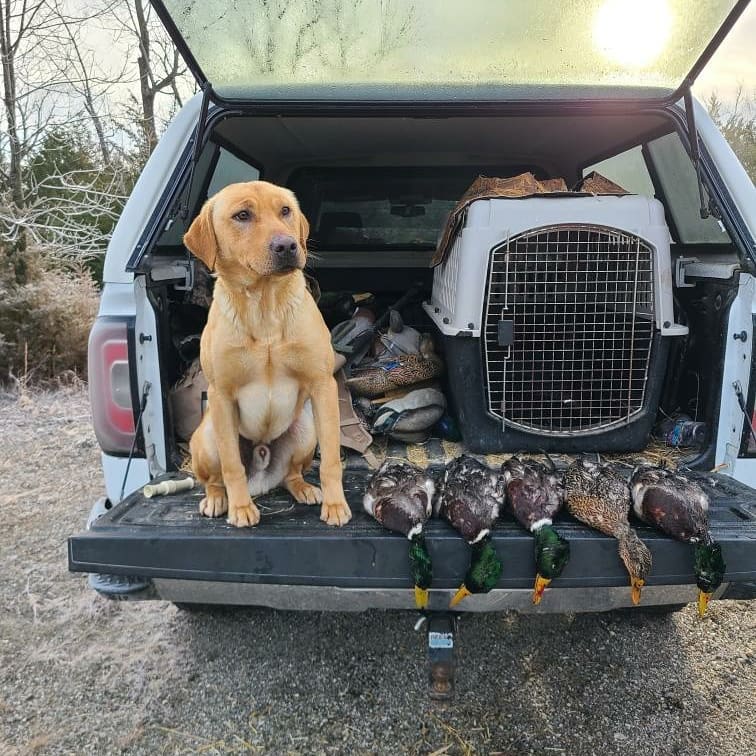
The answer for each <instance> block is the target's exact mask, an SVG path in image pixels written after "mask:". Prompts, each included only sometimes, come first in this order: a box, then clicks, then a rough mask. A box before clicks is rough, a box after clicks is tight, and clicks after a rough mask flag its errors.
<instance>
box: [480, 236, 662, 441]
mask: <svg viewBox="0 0 756 756" xmlns="http://www.w3.org/2000/svg"><path fill="white" fill-rule="evenodd" d="M653 258H654V256H653V250H652V249H651V247H650V246H649V245H648V244H647V243H646V242H644V241H643V240H642V239H641V238H640V237H638V236H635V235H634V234H630V233H627V232H624V231H621V230H618V229H614V228H608V227H604V226H593V225H582V224H564V225H562V224H560V225H557V226H550V227H547V228H541V229H536V230H530V231H527V232H525V233H523V234H519V235H517V236H515V237H513V238H511V239H507V240H506V241H505V242H504V243H503V244H502V245H500V246H499V247H496V248H494V249H493V250H492V253H491V258H490V264H489V271H488V283H487V292H486V306H485V323H484V361H485V364H484V369H485V378H486V390H487V396H488V409H489V412H491V413H492V414H493V415H495V416H496V417H499V418H501V420H502V423H503V424H504V425H505V426H507V425H508V426H511V427H516V428H521V429H526V430H530V431H536V432H538V433H541V434H543V435H558V436H571V435H580V434H584V433H589V432H591V431H598V430H604V429H607V428H612V427H614V426H618V425H622V424H624V423H627V422H629V421H630V420H631V419H632V418H633V416H634V415H636V414H638V413H639V412H641V411H642V409H643V402H644V398H645V391H646V382H647V378H648V373H649V366H650V358H651V347H652V344H653V337H654V326H655V320H654V271H653ZM502 320H505V321H506V320H509V321H511V322H512V326H511V328H512V333H513V340H512V344H511V345H503V346H502V345H500V344H499V338H498V334H499V328H500V326H499V321H502ZM508 327H509V326H508Z"/></svg>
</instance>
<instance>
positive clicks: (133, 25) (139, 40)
mask: <svg viewBox="0 0 756 756" xmlns="http://www.w3.org/2000/svg"><path fill="white" fill-rule="evenodd" d="M110 8H111V9H112V16H111V23H112V26H113V29H114V30H115V31H116V33H117V41H120V42H123V43H125V44H126V45H127V48H128V50H127V57H129V58H130V59H132V60H134V59H135V62H136V72H137V80H138V82H139V97H138V101H137V102H138V106H139V111H140V112H139V125H140V129H141V134H142V138H143V140H144V147H145V150H146V152H147V154H149V153H150V152H152V150H153V149H155V145H156V144H157V140H158V123H157V108H156V98H157V97H158V96H159V95H161V94H166V95H168V96H169V97H170V98H171V99H172V100H173V103H174V104H175V105H177V106H178V107H180V106H181V105H182V96H181V87H180V86H179V84H180V82H181V80H182V78H183V77H184V76H185V74H186V68H185V67H184V66H183V64H182V62H181V58H180V57H179V54H178V51H177V50H176V48H175V46H174V45H173V43H172V42H171V40H170V39H169V38H168V35H167V34H166V33H165V31H164V30H163V28H162V25H161V23H160V20H159V19H158V18H157V16H155V15H154V13H153V11H152V8H151V6H150V4H149V2H148V0H128V1H127V2H120V3H117V4H114V5H111V6H110ZM132 113H133V110H132Z"/></svg>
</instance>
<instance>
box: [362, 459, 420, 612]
mask: <svg viewBox="0 0 756 756" xmlns="http://www.w3.org/2000/svg"><path fill="white" fill-rule="evenodd" d="M434 490H435V486H434V483H433V478H432V477H431V476H430V475H429V474H428V473H427V472H425V471H424V470H421V469H420V468H419V467H415V466H414V465H411V464H410V463H409V462H403V461H396V460H386V461H385V462H384V463H383V464H382V465H381V467H380V468H379V469H378V470H377V471H376V472H375V473H374V474H373V476H372V477H371V478H370V480H369V481H368V484H367V488H366V489H365V496H364V498H363V500H362V503H363V506H364V507H365V511H366V512H367V513H368V514H369V515H372V516H373V517H375V519H376V520H378V522H380V523H381V525H383V527H385V528H388V529H389V530H394V531H396V532H397V533H401V534H402V535H404V536H406V537H407V538H408V539H409V541H410V549H409V558H410V569H411V572H412V579H413V581H414V583H415V604H416V606H417V608H418V609H424V608H425V607H426V606H427V605H428V589H429V588H430V586H431V581H432V579H433V565H432V564H431V558H430V554H429V553H428V549H427V547H426V545H425V536H424V535H423V526H424V525H425V523H426V522H427V520H428V518H429V517H430V516H431V511H432V505H431V502H432V500H433V493H434Z"/></svg>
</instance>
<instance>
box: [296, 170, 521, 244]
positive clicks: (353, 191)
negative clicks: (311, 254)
mask: <svg viewBox="0 0 756 756" xmlns="http://www.w3.org/2000/svg"><path fill="white" fill-rule="evenodd" d="M525 170H533V168H532V167H528V166H525V167H522V166H514V167H512V166H510V167H507V168H488V169H483V168H475V167H449V168H428V167H417V168H337V169H336V168H335V169H305V170H301V171H298V172H297V173H296V174H294V175H293V176H292V177H291V179H290V181H289V186H290V187H291V189H292V190H293V191H294V193H295V194H296V195H297V198H298V199H299V203H300V205H301V207H302V210H303V211H304V213H305V215H306V216H307V217H308V219H309V220H310V238H311V240H312V242H313V248H314V249H315V250H316V251H318V250H324V251H327V250H346V249H348V250H360V249H362V250H365V251H371V250H372V251H376V250H390V249H403V250H410V251H411V250H417V251H419V252H421V251H432V250H433V249H435V247H436V243H437V241H438V237H439V235H440V233H441V231H442V230H443V228H444V225H445V224H446V219H447V216H448V214H449V212H450V211H451V210H452V209H453V208H454V206H455V204H456V203H457V201H458V200H459V198H460V197H461V196H462V194H463V193H464V192H465V190H466V189H467V188H468V187H469V186H470V184H471V183H472V182H473V181H474V180H475V178H476V177H477V176H478V175H479V174H481V173H483V174H485V175H491V176H496V175H500V176H509V175H516V174H517V173H521V172H522V171H525Z"/></svg>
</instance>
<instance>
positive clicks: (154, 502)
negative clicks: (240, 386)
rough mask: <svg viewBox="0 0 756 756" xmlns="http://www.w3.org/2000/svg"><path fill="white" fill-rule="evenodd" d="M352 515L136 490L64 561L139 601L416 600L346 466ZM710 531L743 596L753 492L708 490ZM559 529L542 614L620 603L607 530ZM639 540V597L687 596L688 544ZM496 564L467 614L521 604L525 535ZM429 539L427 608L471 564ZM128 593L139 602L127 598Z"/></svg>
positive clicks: (620, 576) (505, 530)
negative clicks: (124, 578)
mask: <svg viewBox="0 0 756 756" xmlns="http://www.w3.org/2000/svg"><path fill="white" fill-rule="evenodd" d="M344 482H345V489H346V492H347V496H348V498H349V500H350V504H351V506H352V510H353V512H354V517H353V519H352V521H351V522H350V523H349V524H348V525H346V526H345V527H343V528H339V529H334V528H329V527H327V526H326V525H324V524H323V523H322V522H320V520H319V517H318V515H319V511H318V508H317V507H306V506H302V505H294V504H293V502H292V500H291V499H290V497H289V496H288V494H277V495H271V496H268V497H265V498H264V499H262V500H260V501H259V502H258V503H260V504H261V509H262V512H263V517H262V521H261V523H260V525H259V526H258V527H256V528H253V529H237V528H233V527H231V526H229V525H228V524H227V523H226V522H225V520H223V519H218V520H209V519H206V518H202V517H200V516H199V513H198V508H199V507H198V504H199V498H200V496H201V493H200V491H198V490H195V491H192V492H190V493H189V494H183V495H175V496H165V497H159V498H155V499H145V498H144V497H143V496H142V495H141V494H140V493H139V492H137V493H135V494H133V495H132V496H130V497H128V498H127V499H126V500H125V501H124V502H122V503H121V504H119V505H118V506H116V507H114V508H113V509H111V510H109V511H105V513H104V514H102V515H101V516H100V517H98V518H97V519H95V520H93V521H92V522H91V523H90V528H89V530H87V531H85V532H83V533H80V534H78V535H75V536H73V537H71V538H70V539H69V543H68V559H69V569H70V570H72V571H74V572H89V573H104V574H107V575H128V576H138V577H142V578H149V579H151V580H152V587H151V588H150V590H148V591H144V592H142V595H143V596H144V597H155V598H163V599H168V600H171V601H186V602H198V603H227V604H255V605H264V606H273V607H278V608H287V609H293V608H321V609H326V608H333V609H338V610H349V609H355V608H356V609H367V608H381V607H382V608H388V609H392V608H395V609H403V608H411V607H412V606H413V605H414V602H413V598H412V591H411V590H410V589H411V581H410V577H409V565H408V543H407V540H406V539H405V538H403V537H402V536H400V535H397V534H395V533H390V532H388V531H386V530H384V529H383V528H382V527H381V526H379V525H378V524H377V523H376V522H375V521H374V520H372V519H371V518H369V517H368V516H367V515H365V514H364V513H363V512H362V511H361V504H360V500H361V496H362V491H363V490H364V473H358V472H357V471H352V472H347V473H346V474H345V476H344ZM710 495H711V499H712V507H711V520H712V533H713V535H714V537H715V538H716V539H717V540H718V541H719V542H720V543H721V544H722V549H723V553H724V557H725V561H726V562H727V568H728V569H727V574H726V577H725V581H726V583H729V587H727V590H726V592H725V588H721V589H720V591H718V595H719V596H723V597H727V596H729V595H730V594H731V593H732V597H733V598H748V597H750V596H752V595H754V593H756V591H754V586H756V508H754V503H753V502H754V501H755V500H756V494H755V493H754V492H753V491H752V490H751V489H748V488H747V487H745V486H742V485H741V484H739V483H737V481H733V480H731V479H719V480H718V481H717V484H716V485H715V486H714V488H713V489H712V490H711V491H710ZM561 517H562V519H559V520H557V521H556V523H555V524H556V527H557V529H558V530H559V531H560V532H561V533H562V534H563V535H564V536H565V537H566V538H567V539H568V540H569V541H570V544H571V552H572V556H571V559H570V562H569V564H568V565H567V567H566V568H565V570H564V572H563V574H562V576H561V577H560V578H558V579H557V580H554V581H553V583H552V585H551V590H550V592H549V594H550V595H549V601H548V602H547V601H546V600H545V599H544V601H543V602H542V604H541V605H540V606H539V608H538V611H581V608H580V607H584V608H583V609H582V611H601V610H605V609H612V608H616V607H622V606H627V605H629V599H630V591H629V588H628V576H627V573H626V572H625V569H624V566H623V565H622V563H621V561H620V559H619V556H618V554H617V544H616V541H615V540H614V539H612V538H607V537H605V536H603V535H601V534H599V533H596V532H594V531H591V530H588V529H587V528H585V527H584V526H582V525H581V524H580V523H577V522H576V521H574V520H572V519H571V518H569V517H568V516H567V515H562V516H561ZM638 531H639V534H640V535H641V537H642V538H643V540H644V541H645V543H646V544H647V545H648V547H649V549H650V550H651V552H652V555H653V562H654V563H653V569H652V573H651V575H650V576H649V578H648V581H647V586H646V588H644V591H643V602H644V603H648V604H670V603H685V602H689V601H693V600H695V596H696V589H695V586H694V577H693V569H692V568H693V554H692V549H691V548H690V547H689V546H688V545H686V544H682V543H678V542H676V541H673V540H670V539H669V538H666V537H665V536H663V535H661V534H660V533H658V532H656V531H653V530H651V529H649V528H645V527H639V528H638ZM492 536H493V540H494V542H495V544H496V548H497V551H498V553H499V555H500V557H501V560H502V562H503V565H504V572H503V575H502V578H501V581H500V583H499V585H498V587H497V589H496V590H494V591H492V592H491V593H490V594H489V595H488V596H475V597H471V598H469V599H467V601H466V602H465V604H467V605H468V606H467V607H465V608H466V609H468V610H472V611H495V610H498V609H517V610H520V611H526V610H530V609H531V608H532V605H531V604H530V592H531V590H532V586H533V580H534V575H535V563H534V554H533V539H532V537H531V536H530V534H528V533H527V532H525V531H524V530H522V528H520V527H519V526H518V525H517V524H516V523H515V522H513V521H512V520H511V519H507V518H506V517H505V518H503V519H502V520H501V521H500V522H499V523H498V524H497V526H496V527H495V528H494V530H493V531H492ZM426 539H427V542H428V547H429V550H430V553H431V556H432V558H433V566H434V581H433V587H434V589H435V590H434V592H433V594H434V595H433V598H432V602H433V603H432V606H433V608H436V606H438V607H439V608H440V607H442V606H445V605H446V603H447V602H448V598H449V597H450V595H451V591H453V590H455V589H456V588H457V587H458V586H459V584H460V583H461V581H462V579H463V577H464V574H465V572H466V570H467V567H468V562H469V558H470V551H469V548H468V547H467V546H466V545H465V544H464V542H463V541H461V539H460V538H459V537H458V535H457V534H456V533H455V532H454V531H453V530H452V529H451V528H449V527H448V525H447V524H446V523H444V522H440V521H431V522H429V523H428V526H427V528H426ZM135 597H136V596H135Z"/></svg>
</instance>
